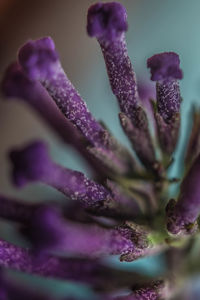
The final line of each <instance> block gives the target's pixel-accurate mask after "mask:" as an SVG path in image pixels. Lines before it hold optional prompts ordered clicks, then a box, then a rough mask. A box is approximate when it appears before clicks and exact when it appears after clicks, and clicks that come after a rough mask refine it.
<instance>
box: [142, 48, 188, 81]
mask: <svg viewBox="0 0 200 300" xmlns="http://www.w3.org/2000/svg"><path fill="white" fill-rule="evenodd" d="M179 65H180V59H179V56H178V54H176V53H174V52H164V53H160V54H156V55H153V56H152V57H150V58H149V59H148V60H147V67H148V68H150V70H151V80H153V81H159V80H166V79H182V78H183V72H182V70H181V69H180V67H179Z"/></svg>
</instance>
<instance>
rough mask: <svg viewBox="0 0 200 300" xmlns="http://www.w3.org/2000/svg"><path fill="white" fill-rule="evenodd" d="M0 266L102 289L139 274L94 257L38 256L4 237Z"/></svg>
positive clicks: (120, 284)
mask: <svg viewBox="0 0 200 300" xmlns="http://www.w3.org/2000/svg"><path fill="white" fill-rule="evenodd" d="M0 267H6V268H10V269H13V270H17V271H21V272H26V273H29V274H37V275H39V276H44V277H47V278H48V277H49V278H55V279H62V280H71V281H76V282H82V283H87V284H90V285H91V286H92V287H95V288H98V289H102V290H106V289H110V290H112V289H114V288H116V287H118V288H119V287H121V286H127V285H128V284H130V283H131V282H133V281H134V282H135V283H136V282H138V281H140V280H141V278H142V277H141V276H140V275H138V274H137V273H133V272H127V271H120V270H117V269H113V268H110V267H107V266H105V265H104V264H102V263H100V262H98V261H97V260H93V259H90V260H89V259H80V258H73V257H69V258H61V257H57V256H52V255H51V256H50V255H47V254H43V255H42V256H39V257H38V255H37V256H36V255H34V253H33V252H32V251H31V250H28V249H25V248H22V247H19V246H15V245H13V244H10V243H8V242H6V241H3V240H0ZM144 278H145V277H144Z"/></svg>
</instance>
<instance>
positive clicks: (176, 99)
mask: <svg viewBox="0 0 200 300" xmlns="http://www.w3.org/2000/svg"><path fill="white" fill-rule="evenodd" d="M179 64H180V60H179V56H178V55H177V54H176V53H174V52H164V53H160V54H156V55H154V56H152V57H151V58H149V59H148V60H147V67H148V68H150V71H151V80H153V81H156V93H157V102H156V113H155V118H156V122H157V130H158V137H159V141H160V146H161V148H162V150H163V152H164V153H166V154H168V155H171V154H172V152H173V151H174V149H175V146H176V143H177V140H178V134H179V126H180V114H179V112H180V105H181V96H180V90H179V84H178V81H177V80H178V79H182V77H183V74H182V70H181V69H180V67H179Z"/></svg>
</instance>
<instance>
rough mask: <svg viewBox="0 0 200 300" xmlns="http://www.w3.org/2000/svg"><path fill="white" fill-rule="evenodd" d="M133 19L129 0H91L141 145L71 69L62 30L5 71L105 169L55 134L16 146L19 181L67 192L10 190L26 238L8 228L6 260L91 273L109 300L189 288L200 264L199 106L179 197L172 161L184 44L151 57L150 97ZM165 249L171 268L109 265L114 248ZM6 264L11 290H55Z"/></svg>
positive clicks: (9, 209)
mask: <svg viewBox="0 0 200 300" xmlns="http://www.w3.org/2000/svg"><path fill="white" fill-rule="evenodd" d="M127 28H128V25H127V14H126V9H125V8H124V7H123V6H122V5H121V4H120V3H117V2H109V3H96V4H94V5H92V6H91V7H90V8H89V10H88V17H87V32H88V34H89V36H91V37H96V38H97V40H98V42H99V44H100V47H101V50H102V53H103V56H104V59H105V64H106V68H107V73H108V77H109V80H110V85H111V88H112V91H113V93H114V95H115V96H116V98H117V100H118V102H119V107H120V113H119V119H120V123H121V126H122V128H123V130H124V132H125V134H126V135H127V137H128V138H129V141H130V142H131V144H132V147H133V150H134V151H135V154H136V156H137V157H135V155H134V154H132V153H131V152H130V151H129V150H128V149H127V148H126V147H124V146H123V145H122V144H121V143H119V142H118V141H117V139H116V138H115V137H114V136H113V135H112V134H111V133H110V132H109V129H107V128H106V127H105V125H103V124H102V123H100V122H98V121H97V120H96V119H95V118H94V117H93V115H92V114H91V112H90V111H89V110H88V108H87V105H86V103H85V102H84V101H83V99H82V98H81V96H80V95H79V93H78V92H77V90H76V89H75V87H74V86H73V85H72V83H71V82H70V80H69V79H68V77H67V76H66V74H65V72H64V70H63V68H62V66H61V62H60V60H59V56H58V53H57V51H56V49H55V45H54V42H53V40H52V39H51V38H50V37H44V38H41V39H38V40H30V41H28V42H27V43H25V44H24V46H22V47H21V48H20V50H19V54H18V61H17V62H14V63H13V64H11V65H10V66H9V67H8V68H7V70H6V72H5V74H4V77H3V80H2V83H1V90H2V93H3V94H4V96H5V97H6V98H8V99H10V98H12V99H13V98H15V99H18V100H23V101H24V102H26V103H27V104H28V105H29V106H30V107H31V108H33V109H34V110H35V111H36V112H37V113H38V114H39V115H40V116H41V117H42V118H43V119H44V121H45V122H46V123H47V124H48V125H49V126H50V127H51V128H52V129H53V130H54V131H55V132H56V133H57V134H58V135H59V136H60V137H61V138H62V140H63V141H64V142H65V143H67V144H69V145H71V146H73V148H74V149H75V150H76V151H78V152H79V154H81V155H82V156H83V157H84V158H85V159H86V161H87V162H88V166H89V167H90V168H92V169H93V171H95V172H93V173H92V175H91V179H89V178H88V177H86V176H85V175H84V174H83V173H81V172H78V171H75V170H71V169H68V168H66V167H63V166H62V165H59V164H58V163H56V161H54V160H53V159H52V158H51V157H50V155H49V153H48V147H47V145H46V144H45V142H43V141H37V140H36V141H33V142H31V143H29V144H27V145H25V146H23V147H22V148H20V147H19V148H13V150H12V151H11V152H10V156H9V157H10V162H11V168H12V172H11V176H12V182H13V183H14V185H15V186H16V187H19V188H22V187H24V186H26V185H28V184H31V183H42V184H46V185H48V186H50V187H52V188H54V189H56V190H58V191H59V192H61V193H62V194H63V195H64V196H65V197H66V201H63V202H62V203H61V202H58V201H57V199H56V197H55V199H54V201H50V200H46V201H43V202H41V203H37V202H32V203H28V202H26V201H25V200H20V199H17V198H15V197H8V196H4V195H0V218H2V219H4V222H11V223H12V226H13V227H14V228H15V230H16V231H17V233H18V236H20V237H21V238H22V239H20V240H18V239H17V240H16V244H17V245H15V244H13V243H11V242H8V241H6V240H4V239H2V238H0V268H3V269H12V270H15V271H18V272H25V273H28V274H34V275H37V276H42V277H45V278H53V279H56V280H62V281H74V282H80V283H82V284H87V285H88V286H89V287H90V288H91V289H93V291H94V293H95V296H96V298H97V299H99V300H140V299H146V300H159V299H163V300H164V299H169V298H170V299H171V298H172V297H174V296H175V295H176V293H177V287H176V283H177V286H178V288H179V289H180V287H181V284H182V282H185V279H186V278H187V277H189V276H193V275H194V274H195V272H196V270H199V267H200V266H199V263H198V260H195V261H194V257H195V253H193V252H195V251H192V250H193V248H192V247H193V245H195V247H194V249H195V248H196V247H197V246H198V244H199V242H198V239H199V238H198V232H199V230H198V229H199V222H198V218H199V213H200V200H199V199H200V197H199V194H200V188H199V178H200V154H199V152H198V145H199V133H198V132H199V115H198V113H196V114H195V115H194V122H193V128H192V131H191V134H190V139H189V142H188V147H187V148H188V150H187V154H186V167H187V168H188V166H190V165H192V166H191V168H190V170H189V171H188V173H187V174H186V176H185V177H184V179H183V180H182V183H181V188H180V194H179V195H178V197H177V200H170V201H169V202H168V195H169V193H168V192H169V191H170V184H171V183H176V182H177V179H173V178H169V177H168V174H167V168H168V167H169V165H170V163H173V161H172V160H170V156H171V155H172V154H173V151H174V149H175V146H176V143H177V139H178V133H179V127H180V105H181V96H180V90H179V84H178V80H179V79H181V78H182V71H181V69H180V67H179V64H180V61H179V56H178V55H177V54H176V53H173V52H164V53H161V54H157V55H154V56H152V57H151V58H150V59H148V61H147V66H148V67H149V68H150V70H151V79H152V80H153V81H156V102H155V103H154V102H153V101H154V99H151V104H152V107H150V106H149V104H150V99H149V98H150V97H151V96H150V95H151V93H149V91H147V93H146V92H145V93H143V94H142V93H139V94H138V85H137V81H136V75H135V72H134V70H133V67H132V64H131V61H130V58H129V56H128V51H127V46H126V40H125V32H126V31H127ZM145 85H146V86H147V87H148V86H149V84H148V83H147V84H145ZM143 87H144V85H143ZM153 94H154V93H153ZM152 112H154V113H152ZM154 124H156V132H154V131H155V130H154V129H155V126H153V125H154ZM152 137H153V138H155V140H154V139H153V138H152ZM157 140H159V143H160V147H158V148H156V146H157V143H156V142H157ZM186 171H187V170H186ZM74 200H75V201H74ZM167 202H168V205H167V208H166V210H165V204H166V203H167ZM166 227H167V228H166ZM194 233H195V235H194ZM186 234H187V237H186V236H185V235H186ZM22 242H25V243H26V244H25V245H27V247H25V246H22ZM20 245H21V246H20ZM23 245H24V244H23ZM177 248H178V250H177ZM160 252H162V255H163V257H164V256H165V257H166V261H167V263H166V265H167V264H168V265H167V267H166V269H167V268H168V269H167V270H165V272H163V273H162V274H161V277H162V279H158V278H156V277H155V278H153V280H152V278H149V276H146V275H139V272H138V273H137V272H132V271H123V270H120V269H118V268H117V266H115V267H111V266H109V263H110V261H109V259H108V256H110V255H117V256H118V258H119V260H120V261H121V262H122V261H125V262H127V263H128V262H131V261H133V260H136V259H138V258H141V257H145V256H150V255H155V254H157V253H160ZM180 253H181V255H179V254H180ZM186 255H187V259H186ZM177 256H179V259H178V264H177V262H176V261H175V259H174V258H176V257H177ZM190 262H191V265H190ZM0 271H1V272H0V299H2V300H7V299H11V300H16V299H20V300H21V299H22V298H24V299H25V298H27V299H33V300H36V299H38V300H53V299H52V297H51V296H49V295H43V294H41V293H40V292H39V291H37V292H33V291H32V288H31V286H30V288H29V287H27V286H23V285H20V284H18V283H16V282H15V281H12V280H10V279H9V278H7V277H6V275H5V274H4V272H3V271H2V270H0ZM64 299H65V300H70V298H66V297H65V298H64ZM64 299H60V300H64ZM76 299H77V298H76ZM71 300H72V299H71ZM77 300H78V299H77Z"/></svg>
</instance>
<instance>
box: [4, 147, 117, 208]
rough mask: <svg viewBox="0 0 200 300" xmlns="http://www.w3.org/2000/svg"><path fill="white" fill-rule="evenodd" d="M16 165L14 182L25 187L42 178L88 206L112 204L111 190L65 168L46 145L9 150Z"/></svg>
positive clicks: (42, 180) (14, 166)
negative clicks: (56, 160)
mask: <svg viewBox="0 0 200 300" xmlns="http://www.w3.org/2000/svg"><path fill="white" fill-rule="evenodd" d="M10 158H11V161H12V164H13V182H14V184H15V185H16V186H19V187H21V186H23V185H25V184H27V183H29V182H32V181H33V182H34V181H41V182H43V183H45V184H47V185H50V186H52V187H54V188H56V189H57V190H59V191H60V192H62V193H63V194H64V195H66V196H67V197H69V198H70V199H72V200H78V201H80V202H81V203H82V205H83V206H84V207H86V208H95V207H96V206H99V205H100V206H101V205H102V204H103V203H104V202H105V203H107V205H108V204H109V203H112V197H111V194H110V193H109V191H108V190H107V189H106V188H104V187H103V186H102V185H100V184H98V183H95V182H94V181H92V180H89V179H88V178H86V177H85V176H84V174H82V173H81V172H77V171H72V170H69V169H67V168H63V167H61V166H59V165H57V164H56V163H54V162H53V161H52V160H51V158H50V157H49V154H48V150H47V146H46V145H45V144H44V143H42V142H39V141H38V142H33V143H32V144H30V145H28V146H26V147H25V148H24V149H22V150H14V151H12V152H11V153H10Z"/></svg>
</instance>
